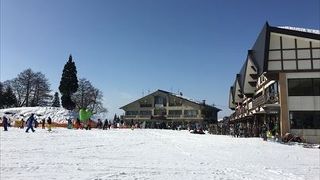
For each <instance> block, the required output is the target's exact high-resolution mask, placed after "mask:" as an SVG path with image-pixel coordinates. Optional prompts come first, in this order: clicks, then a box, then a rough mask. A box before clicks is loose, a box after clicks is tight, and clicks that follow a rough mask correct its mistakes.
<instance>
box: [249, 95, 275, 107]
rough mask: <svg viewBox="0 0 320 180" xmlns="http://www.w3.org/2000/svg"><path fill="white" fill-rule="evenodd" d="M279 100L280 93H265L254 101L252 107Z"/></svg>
mask: <svg viewBox="0 0 320 180" xmlns="http://www.w3.org/2000/svg"><path fill="white" fill-rule="evenodd" d="M278 101H279V98H278V94H264V95H261V96H259V97H257V98H255V99H253V101H252V107H253V108H257V107H260V106H262V105H264V104H274V103H276V102H278Z"/></svg>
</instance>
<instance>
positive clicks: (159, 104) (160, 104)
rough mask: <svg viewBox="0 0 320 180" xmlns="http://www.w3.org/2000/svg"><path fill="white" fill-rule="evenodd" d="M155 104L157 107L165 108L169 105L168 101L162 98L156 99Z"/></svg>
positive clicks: (156, 97)
mask: <svg viewBox="0 0 320 180" xmlns="http://www.w3.org/2000/svg"><path fill="white" fill-rule="evenodd" d="M154 104H155V106H156V107H163V106H166V105H167V99H166V98H165V97H161V96H155V97H154Z"/></svg>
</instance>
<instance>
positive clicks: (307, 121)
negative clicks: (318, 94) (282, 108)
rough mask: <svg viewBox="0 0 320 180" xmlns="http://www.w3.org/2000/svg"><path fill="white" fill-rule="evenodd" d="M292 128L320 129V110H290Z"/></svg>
mask: <svg viewBox="0 0 320 180" xmlns="http://www.w3.org/2000/svg"><path fill="white" fill-rule="evenodd" d="M289 118H290V127H291V129H320V111H290V112H289Z"/></svg>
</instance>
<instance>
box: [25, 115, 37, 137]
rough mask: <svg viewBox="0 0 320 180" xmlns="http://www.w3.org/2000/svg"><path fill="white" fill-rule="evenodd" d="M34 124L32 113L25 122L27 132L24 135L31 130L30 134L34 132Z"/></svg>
mask: <svg viewBox="0 0 320 180" xmlns="http://www.w3.org/2000/svg"><path fill="white" fill-rule="evenodd" d="M34 122H35V118H34V114H33V113H32V114H31V116H30V117H29V118H28V120H27V130H26V133H28V131H29V129H31V130H32V132H35V130H34V129H33V123H34Z"/></svg>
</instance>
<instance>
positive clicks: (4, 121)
mask: <svg viewBox="0 0 320 180" xmlns="http://www.w3.org/2000/svg"><path fill="white" fill-rule="evenodd" d="M2 125H3V128H4V131H8V119H7V117H5V116H3V120H2Z"/></svg>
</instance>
